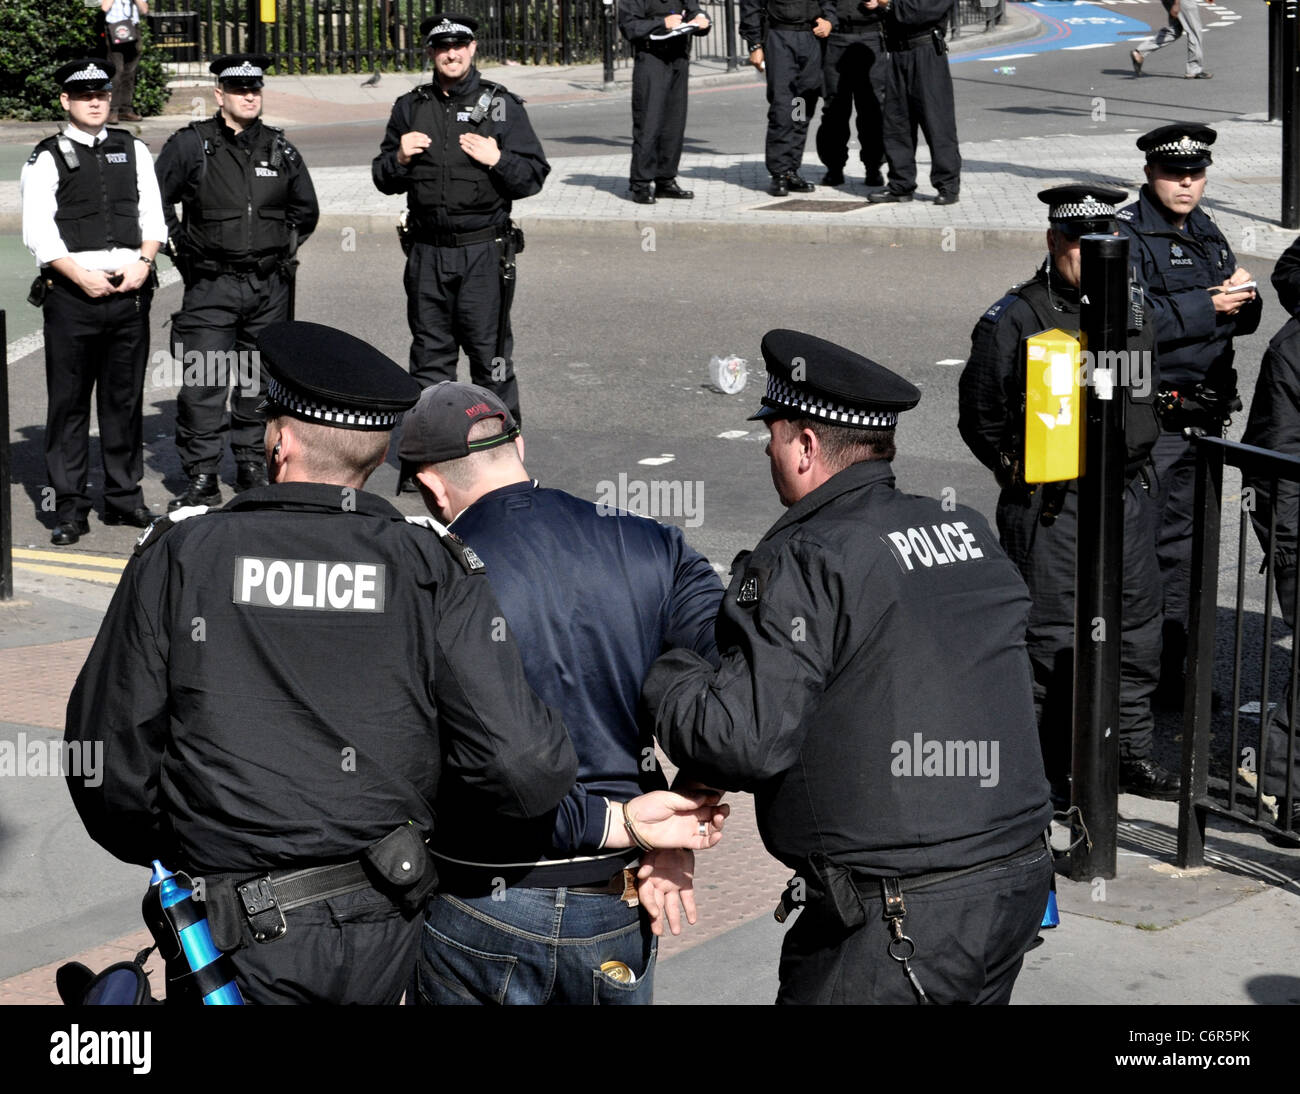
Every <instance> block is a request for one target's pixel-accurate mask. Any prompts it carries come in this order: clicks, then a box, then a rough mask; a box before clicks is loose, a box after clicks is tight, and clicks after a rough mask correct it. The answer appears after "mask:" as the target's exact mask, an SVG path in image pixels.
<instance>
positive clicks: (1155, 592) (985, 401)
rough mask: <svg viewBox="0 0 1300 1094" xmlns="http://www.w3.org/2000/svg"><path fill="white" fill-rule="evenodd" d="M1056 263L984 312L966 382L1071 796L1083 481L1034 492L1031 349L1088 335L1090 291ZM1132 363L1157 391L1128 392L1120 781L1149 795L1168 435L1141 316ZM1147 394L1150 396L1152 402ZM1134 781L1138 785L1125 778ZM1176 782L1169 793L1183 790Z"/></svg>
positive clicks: (965, 411)
mask: <svg viewBox="0 0 1300 1094" xmlns="http://www.w3.org/2000/svg"><path fill="white" fill-rule="evenodd" d="M1051 263H1052V260H1051V258H1050V257H1049V258H1048V259H1047V261H1046V262H1045V263H1044V265H1043V267H1042V268H1041V269H1039V271H1038V273H1037V274H1036V275H1035V276H1034V278H1033V279H1032V280H1030V281H1027V282H1025V283H1024V284H1023V285H1019V286H1017V287H1016V288H1015V289H1013V290H1012V291H1011V293H1010V294H1008V295H1007V296H1004V297H1003V298H1002V299H1001V300H999V301H997V303H995V304H994V305H992V307H990V308H989V309H988V311H986V312H985V313H984V315H983V316H982V317H981V318H980V321H979V322H978V323H977V324H976V325H975V329H974V330H973V331H972V332H971V353H970V359H969V360H968V361H967V363H966V368H965V370H964V371H963V372H962V375H961V381H960V385H959V391H960V407H961V412H960V418H959V423H958V425H959V428H960V430H961V435H962V439H963V440H965V442H966V444H967V446H968V447H969V448H970V450H971V451H972V452H973V453H974V454H975V456H976V457H977V458H978V459H979V461H980V462H981V463H982V464H984V466H985V467H987V468H988V469H989V470H990V471H992V472H993V474H994V475H995V476H997V479H998V482H999V484H1001V486H1002V492H1001V494H999V496H998V507H997V524H998V532H999V537H1000V539H1001V543H1002V548H1003V550H1005V551H1006V553H1007V555H1008V556H1009V557H1010V559H1011V561H1012V562H1014V563H1015V564H1016V566H1017V567H1018V568H1019V569H1020V573H1021V576H1023V577H1024V579H1025V582H1026V583H1027V584H1028V586H1029V592H1030V595H1031V596H1032V598H1033V607H1032V608H1031V609H1030V612H1029V627H1028V631H1027V633H1026V639H1027V643H1028V646H1029V657H1030V661H1031V662H1032V663H1033V669H1034V693H1035V701H1036V703H1037V705H1038V706H1039V737H1040V741H1041V744H1042V748H1043V759H1044V762H1045V764H1046V767H1047V774H1048V777H1049V779H1050V780H1051V781H1052V783H1053V784H1054V786H1055V787H1056V789H1057V791H1058V792H1060V793H1063V794H1065V796H1066V797H1068V794H1066V793H1065V791H1064V787H1065V781H1066V777H1067V775H1068V774H1069V771H1070V763H1071V745H1070V742H1071V727H1072V725H1073V709H1074V706H1073V704H1074V644H1075V634H1074V628H1075V619H1074V586H1075V560H1076V556H1077V547H1076V541H1077V538H1078V521H1079V516H1078V489H1077V482H1076V481H1074V480H1071V481H1070V482H1068V483H1045V484H1038V485H1035V486H1031V487H1027V486H1026V484H1025V482H1024V478H1023V468H1024V429H1025V425H1024V422H1025V367H1026V365H1025V340H1026V339H1027V338H1029V337H1030V336H1032V335H1035V334H1039V333H1041V332H1043V331H1046V330H1051V329H1052V328H1058V329H1061V330H1065V331H1077V330H1078V329H1079V291H1078V289H1076V288H1074V287H1072V286H1070V285H1068V284H1066V283H1065V282H1064V281H1062V279H1061V277H1060V276H1059V275H1058V274H1057V273H1056V271H1055V270H1054V269H1053V268H1052V265H1051ZM1134 320H1137V321H1140V322H1142V323H1143V325H1142V326H1141V327H1140V328H1139V327H1136V326H1131V327H1130V331H1129V342H1128V348H1129V352H1130V354H1132V357H1131V359H1132V360H1134V361H1141V362H1143V363H1144V366H1145V368H1146V369H1147V372H1146V375H1145V377H1135V379H1145V380H1146V383H1145V384H1143V383H1137V382H1134V383H1126V384H1124V385H1123V387H1122V390H1123V393H1124V398H1125V402H1126V413H1125V440H1126V444H1127V450H1128V455H1127V461H1126V471H1125V478H1126V486H1125V490H1124V605H1123V613H1122V626H1123V635H1122V639H1121V643H1122V653H1121V666H1120V722H1119V732H1120V738H1119V743H1120V756H1121V760H1122V761H1123V762H1124V763H1125V767H1124V769H1123V772H1122V775H1121V782H1122V783H1126V785H1130V784H1131V785H1132V788H1133V789H1134V790H1139V791H1141V790H1150V789H1152V788H1151V787H1150V786H1147V785H1145V780H1144V776H1143V773H1142V771H1141V770H1136V769H1134V768H1132V767H1130V766H1129V764H1131V763H1132V761H1140V760H1144V759H1148V758H1149V757H1150V756H1151V752H1152V748H1153V727H1154V721H1153V718H1152V713H1151V694H1152V692H1154V690H1155V687H1156V681H1157V675H1158V672H1159V667H1160V590H1159V570H1158V567H1157V565H1156V559H1155V524H1154V510H1153V506H1152V503H1151V499H1150V497H1149V494H1148V479H1149V472H1150V468H1149V460H1150V455H1151V449H1152V447H1153V446H1154V444H1155V441H1156V437H1157V436H1159V432H1160V427H1159V424H1158V422H1157V420H1156V412H1155V386H1156V383H1157V377H1156V370H1155V363H1154V354H1153V352H1152V350H1153V347H1154V336H1153V329H1152V326H1151V324H1150V323H1149V321H1147V319H1146V316H1145V315H1143V316H1141V317H1134V316H1132V315H1131V316H1130V322H1131V323H1132V322H1134ZM1143 392H1145V393H1143ZM1126 776H1127V779H1126ZM1176 790H1177V786H1176V784H1174V783H1169V784H1168V785H1167V786H1165V787H1164V793H1165V794H1166V795H1167V794H1168V793H1170V792H1176Z"/></svg>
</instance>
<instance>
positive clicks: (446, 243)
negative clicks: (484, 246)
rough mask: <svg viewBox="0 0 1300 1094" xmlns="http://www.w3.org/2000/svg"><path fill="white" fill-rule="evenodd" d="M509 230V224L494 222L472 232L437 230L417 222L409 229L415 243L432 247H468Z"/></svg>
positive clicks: (499, 236)
mask: <svg viewBox="0 0 1300 1094" xmlns="http://www.w3.org/2000/svg"><path fill="white" fill-rule="evenodd" d="M509 230H510V225H509V224H494V225H492V226H491V227H489V228H479V229H478V230H477V231H474V232H438V231H434V230H433V229H431V228H423V227H421V226H420V224H419V223H418V222H417V223H416V225H415V227H414V228H412V229H411V238H412V239H414V240H415V242H416V243H425V244H428V245H430V246H433V247H468V246H469V245H470V244H471V243H486V242H488V241H489V240H493V239H500V238H501V237H502V236H503V235H505V234H506V232H508V231H509Z"/></svg>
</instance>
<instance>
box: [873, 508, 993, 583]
mask: <svg viewBox="0 0 1300 1094" xmlns="http://www.w3.org/2000/svg"><path fill="white" fill-rule="evenodd" d="M880 538H881V539H883V540H884V541H885V542H886V543H887V544H889V549H890V551H891V552H892V553H893V556H894V560H895V561H896V562H897V563H898V568H899V569H900V570H902V571H903V573H905V574H906V573H911V572H912V571H913V570H915V569H916V567H917V564H918V563H919V564H920V565H921V566H923V567H925V569H927V570H929V569H932V568H934V567H935V566H948V565H951V564H953V563H957V562H972V561H975V560H976V559H981V558H983V557H984V551H983V548H981V547H980V545H979V541H978V540H976V538H975V535H974V533H972V532H971V530H970V529H969V528H968V527H967V526H966V522H965V521H964V520H959V521H955V522H954V523H952V524H921V525H917V526H916V527H915V528H903V529H901V530H900V531H897V532H886V533H885V534H884V535H883V536H881V537H880Z"/></svg>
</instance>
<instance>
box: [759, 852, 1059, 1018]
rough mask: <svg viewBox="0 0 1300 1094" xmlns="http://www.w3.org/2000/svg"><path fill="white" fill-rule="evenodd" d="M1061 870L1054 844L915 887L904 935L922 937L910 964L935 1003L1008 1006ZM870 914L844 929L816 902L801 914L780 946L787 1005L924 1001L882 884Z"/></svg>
mask: <svg viewBox="0 0 1300 1094" xmlns="http://www.w3.org/2000/svg"><path fill="white" fill-rule="evenodd" d="M1051 876H1052V861H1051V854H1050V853H1049V852H1048V850H1047V848H1046V847H1039V848H1038V849H1037V850H1035V851H1032V852H1030V853H1027V854H1025V855H1023V856H1021V857H1019V858H1016V859H1013V860H1012V861H1011V862H1008V863H1004V864H1003V865H1001V866H995V867H992V868H990V869H987V870H981V871H979V872H977V873H974V874H967V875H965V876H963V877H959V878H955V879H953V880H952V881H944V882H940V883H938V884H936V885H932V886H930V887H929V888H925V889H918V890H917V891H916V892H914V893H909V892H908V890H907V883H906V882H904V883H903V899H904V902H905V904H906V906H907V915H906V917H905V918H904V920H903V933H904V934H906V935H907V936H908V937H909V938H911V939H912V941H913V942H915V943H916V953H915V955H914V956H913V958H912V960H911V967H912V971H913V973H915V975H916V978H917V980H919V981H920V984H921V987H922V988H923V989H924V990H925V993H926V995H927V996H928V997H929V999H930V1000H931V1002H934V1003H984V1004H998V1003H1007V1002H1009V1001H1010V999H1011V989H1012V987H1013V986H1014V985H1015V982H1016V977H1017V976H1018V975H1019V974H1020V966H1021V964H1022V963H1023V961H1024V957H1025V951H1026V950H1028V949H1029V946H1030V944H1031V943H1032V942H1033V941H1034V939H1035V937H1037V935H1038V928H1039V926H1040V924H1041V923H1042V919H1043V912H1044V910H1045V909H1046V908H1047V893H1048V887H1049V884H1050V880H1051ZM863 907H864V909H865V911H866V916H867V921H866V923H865V924H863V925H862V926H861V927H859V928H857V929H856V930H853V931H850V932H847V933H846V932H845V931H844V929H843V928H842V927H838V926H836V925H833V924H831V923H830V922H828V920H827V917H826V916H824V915H822V914H820V913H819V911H818V909H817V908H815V907H812V906H810V907H808V908H805V909H804V910H803V911H802V912H800V913H799V917H798V919H796V920H795V923H794V926H793V927H791V928H790V930H789V931H788V932H787V933H786V936H785V942H784V944H783V945H782V946H781V988H780V991H779V993H778V994H777V997H776V1001H777V1002H778V1003H783V1004H813V1003H817V1004H824V1003H851V1004H867V1003H892V1004H904V1005H908V1004H915V1003H916V1002H917V1001H918V1000H917V997H916V993H915V991H914V990H913V988H912V984H911V981H910V980H908V978H907V976H906V974H905V973H904V972H903V967H902V965H901V964H900V963H899V962H897V961H895V960H894V959H893V958H892V957H890V956H889V952H888V946H889V941H890V934H889V927H888V924H887V923H886V922H885V920H884V919H883V918H882V916H881V901H880V895H879V891H878V890H877V891H876V892H875V893H874V895H872V894H871V893H865V894H864V899H863Z"/></svg>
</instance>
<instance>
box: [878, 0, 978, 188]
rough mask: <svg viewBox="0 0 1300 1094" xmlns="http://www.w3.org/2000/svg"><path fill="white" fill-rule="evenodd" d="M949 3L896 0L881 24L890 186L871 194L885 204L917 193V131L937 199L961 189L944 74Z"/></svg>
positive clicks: (949, 88)
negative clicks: (921, 137)
mask: <svg viewBox="0 0 1300 1094" xmlns="http://www.w3.org/2000/svg"><path fill="white" fill-rule="evenodd" d="M951 7H952V4H951V3H949V2H948V0H894V3H892V4H890V5H889V13H888V16H887V18H886V21H885V45H886V48H887V49H888V50H889V81H888V84H887V87H886V91H885V105H884V123H883V130H884V145H885V158H886V159H888V160H889V187H888V189H887V190H882V191H880V193H879V194H877V195H874V198H875V200H878V201H879V200H889V199H890V197H891V196H892V197H894V198H898V197H905V196H907V195H910V194H911V193H912V192H913V191H914V190H915V189H916V130H917V126H920V129H921V132H922V133H924V134H925V143H926V144H927V145H929V147H930V184H931V185H932V186H933V187H934V188H935V189H936V190H938V191H939V198H940V200H941V201H945V202H949V201H951V200H953V199H955V198H956V197H957V194H958V192H959V191H960V190H961V151H960V149H959V148H958V145H957V112H956V107H955V105H954V103H953V93H952V75H951V73H950V72H949V70H948V44H947V42H946V41H945V40H944V34H945V32H946V30H947V26H948V10H949V8H951Z"/></svg>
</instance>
